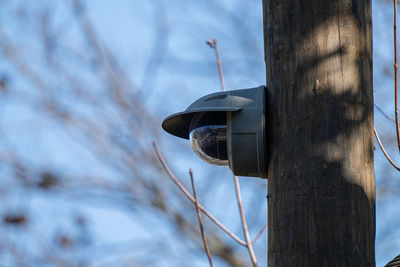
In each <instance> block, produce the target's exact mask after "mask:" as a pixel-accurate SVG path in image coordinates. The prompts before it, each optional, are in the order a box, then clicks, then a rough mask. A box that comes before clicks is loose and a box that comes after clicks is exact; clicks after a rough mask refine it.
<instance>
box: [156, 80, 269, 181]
mask: <svg viewBox="0 0 400 267" xmlns="http://www.w3.org/2000/svg"><path fill="white" fill-rule="evenodd" d="M162 127H163V129H164V130H165V131H167V132H168V133H170V134H172V135H175V136H177V137H180V138H185V139H189V140H190V143H191V144H192V148H193V150H194V152H195V153H196V154H197V155H198V156H199V157H200V158H201V159H202V160H204V161H206V162H208V163H211V164H214V165H228V166H229V168H230V169H231V170H232V172H233V173H234V174H235V175H238V176H254V177H263V178H265V177H266V167H265V165H266V163H265V160H266V143H265V141H266V140H265V139H266V136H265V86H260V87H256V88H250V89H242V90H233V91H226V92H219V93H213V94H209V95H206V96H203V97H202V98H200V99H198V100H196V101H195V102H193V103H192V104H191V105H190V106H189V107H188V108H187V109H186V110H185V111H183V112H179V113H176V114H173V115H171V116H168V117H167V118H166V119H165V120H164V121H163V123H162Z"/></svg>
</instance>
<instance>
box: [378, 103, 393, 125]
mask: <svg viewBox="0 0 400 267" xmlns="http://www.w3.org/2000/svg"><path fill="white" fill-rule="evenodd" d="M374 106H375V107H376V109H377V110H378V111H379V112H380V113H381V114H382V115H383V116H384V117H385V118H386V119H388V120H390V121H391V122H396V121H395V119H393V118H392V117H391V116H389V114H387V113H386V112H385V111H384V110H383V109H382V108H380V107H379V106H378V105H377V104H374Z"/></svg>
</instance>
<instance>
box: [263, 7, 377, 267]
mask: <svg viewBox="0 0 400 267" xmlns="http://www.w3.org/2000/svg"><path fill="white" fill-rule="evenodd" d="M263 13H264V41H265V62H266V74H267V87H268V95H267V103H268V107H267V110H268V121H269V129H270V132H269V138H270V141H271V143H270V147H269V148H268V150H269V154H270V158H269V162H268V164H269V171H268V179H269V181H268V266H269V267H276V266H285V267H288V266H289V267H290V266H293V267H294V266H296V267H297V266H375V252H374V243H375V181H374V167H373V149H374V146H373V91H372V33H371V27H372V26H371V2H370V0H365V1H363V0H336V1H327V0H264V1H263Z"/></svg>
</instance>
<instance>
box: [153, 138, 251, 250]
mask: <svg viewBox="0 0 400 267" xmlns="http://www.w3.org/2000/svg"><path fill="white" fill-rule="evenodd" d="M153 147H154V151H155V152H156V155H157V157H158V160H159V161H160V163H161V165H162V166H163V167H164V169H165V171H166V172H167V173H168V175H169V177H171V179H172V181H173V182H174V183H175V184H176V185H177V186H178V188H179V189H180V190H181V191H182V192H183V194H185V196H186V197H187V198H188V199H189V200H190V201H192V203H195V199H194V197H193V196H192V194H190V193H189V191H188V190H187V189H186V188H185V186H184V185H183V184H182V183H181V182H180V181H179V179H178V178H177V177H176V176H175V174H174V173H173V172H172V171H171V170H170V168H169V167H168V165H167V163H166V162H165V160H164V158H163V157H162V155H161V153H160V151H159V150H158V147H157V144H156V142H154V141H153ZM199 208H200V210H201V211H202V212H203V213H204V214H205V215H206V216H207V217H208V218H210V220H211V221H212V222H214V223H215V224H216V225H217V226H218V227H219V228H220V229H221V230H222V231H224V232H225V233H226V234H228V235H229V236H230V237H231V238H232V239H233V240H235V241H236V242H238V243H239V244H240V245H242V246H246V242H244V241H243V240H242V239H240V238H239V237H237V236H236V235H235V234H234V233H232V232H231V231H230V230H229V229H228V228H226V227H225V226H224V225H223V224H222V223H221V222H220V221H218V219H216V218H215V217H214V216H213V215H212V214H211V213H210V212H209V211H208V210H206V208H204V207H203V206H202V205H201V204H200V203H199Z"/></svg>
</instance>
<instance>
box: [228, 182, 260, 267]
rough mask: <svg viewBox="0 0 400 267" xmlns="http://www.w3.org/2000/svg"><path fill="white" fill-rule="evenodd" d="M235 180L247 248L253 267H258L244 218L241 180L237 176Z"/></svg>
mask: <svg viewBox="0 0 400 267" xmlns="http://www.w3.org/2000/svg"><path fill="white" fill-rule="evenodd" d="M233 179H234V180H235V189H236V196H237V201H238V206H239V211H240V218H241V219H242V226H243V234H244V237H245V239H246V246H247V249H248V250H249V254H250V258H251V262H252V263H253V266H254V267H256V266H257V258H256V255H255V254H254V250H253V245H252V243H251V239H250V234H249V229H247V222H246V217H245V216H244V211H243V205H242V196H241V195H240V185H239V178H238V177H237V176H236V175H234V176H233Z"/></svg>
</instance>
